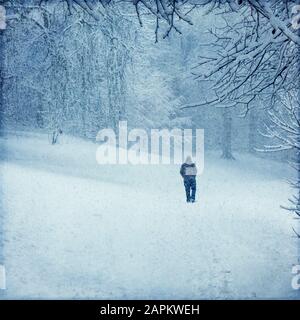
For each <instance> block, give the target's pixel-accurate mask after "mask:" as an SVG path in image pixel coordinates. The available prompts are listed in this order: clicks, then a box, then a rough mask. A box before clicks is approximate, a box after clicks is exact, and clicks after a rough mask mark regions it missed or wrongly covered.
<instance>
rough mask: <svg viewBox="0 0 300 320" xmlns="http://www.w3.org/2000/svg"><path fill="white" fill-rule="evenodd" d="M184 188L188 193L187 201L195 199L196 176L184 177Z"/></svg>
mask: <svg viewBox="0 0 300 320" xmlns="http://www.w3.org/2000/svg"><path fill="white" fill-rule="evenodd" d="M184 188H185V193H186V201H188V202H190V201H195V196H196V178H195V176H185V177H184Z"/></svg>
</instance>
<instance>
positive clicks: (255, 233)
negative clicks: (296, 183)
mask: <svg viewBox="0 0 300 320" xmlns="http://www.w3.org/2000/svg"><path fill="white" fill-rule="evenodd" d="M0 141H1V148H3V147H5V148H6V151H5V152H4V153H3V152H2V155H1V162H0V164H1V176H2V179H1V183H2V190H1V192H2V194H1V197H2V209H3V212H4V226H3V228H4V252H3V255H4V258H5V261H4V262H5V268H6V275H7V290H6V291H2V292H1V291H0V297H1V295H2V298H106V299H109V298H118V299H127V298H170V299H172V298H173V299H177V298H190V299H200V298H279V297H280V298H295V297H296V294H297V293H296V292H295V291H293V290H292V288H291V279H292V274H291V270H292V266H293V264H295V263H296V262H297V241H296V239H295V238H293V233H292V226H293V225H294V224H295V220H293V218H292V216H290V215H289V214H288V213H286V212H285V211H284V210H282V209H280V207H279V206H280V204H286V203H287V198H288V197H290V196H291V189H290V187H289V186H288V185H287V183H286V181H285V179H286V178H287V177H289V176H291V174H292V172H291V170H290V169H289V168H287V167H286V165H284V164H281V163H278V162H275V161H267V160H262V159H257V158H255V157H252V156H249V155H243V154H238V155H236V156H237V161H224V160H221V159H219V155H218V154H217V153H216V154H215V153H207V154H206V155H205V168H204V173H203V175H201V176H200V177H198V192H197V195H198V202H197V203H195V204H187V203H185V197H184V189H183V185H182V181H181V177H180V176H179V172H178V171H179V168H178V166H173V165H169V166H168V165H157V166H154V165H152V166H150V165H148V166H146V165H144V166H129V165H119V166H113V165H112V166H104V165H98V164H97V162H96V158H95V156H96V145H95V144H94V143H92V142H86V141H83V140H81V139H75V138H71V137H63V139H62V141H61V143H60V144H58V145H55V146H52V145H50V144H49V143H48V139H47V136H46V135H42V134H30V133H27V134H25V133H22V134H19V135H18V134H10V135H9V136H8V137H6V138H3V137H2V138H1V140H0Z"/></svg>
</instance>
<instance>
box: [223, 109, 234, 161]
mask: <svg viewBox="0 0 300 320" xmlns="http://www.w3.org/2000/svg"><path fill="white" fill-rule="evenodd" d="M222 118H223V134H222V156H221V157H222V158H223V159H229V160H234V159H235V158H234V156H233V155H232V149H231V140H232V116H231V110H230V108H224V110H223V113H222Z"/></svg>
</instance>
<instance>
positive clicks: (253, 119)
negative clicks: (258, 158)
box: [248, 110, 257, 153]
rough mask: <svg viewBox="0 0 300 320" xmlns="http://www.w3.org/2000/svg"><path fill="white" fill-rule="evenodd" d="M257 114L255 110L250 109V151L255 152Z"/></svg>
mask: <svg viewBox="0 0 300 320" xmlns="http://www.w3.org/2000/svg"><path fill="white" fill-rule="evenodd" d="M256 114H257V113H255V112H254V110H250V113H249V134H248V152H250V153H254V152H255V146H256V129H257V121H256Z"/></svg>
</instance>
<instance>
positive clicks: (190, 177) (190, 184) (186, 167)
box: [180, 156, 197, 202]
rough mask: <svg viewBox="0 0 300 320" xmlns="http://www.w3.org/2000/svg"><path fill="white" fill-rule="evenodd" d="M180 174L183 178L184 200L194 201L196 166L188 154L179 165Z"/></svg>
mask: <svg viewBox="0 0 300 320" xmlns="http://www.w3.org/2000/svg"><path fill="white" fill-rule="evenodd" d="M180 174H181V176H182V178H183V183H184V188H185V193H186V202H195V196H196V175H197V167H196V165H195V163H194V162H193V161H192V158H191V157H190V156H188V157H187V158H186V160H185V162H184V163H183V164H182V165H181V168H180Z"/></svg>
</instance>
